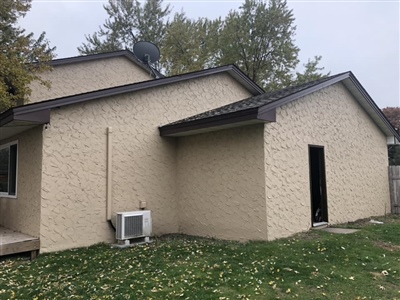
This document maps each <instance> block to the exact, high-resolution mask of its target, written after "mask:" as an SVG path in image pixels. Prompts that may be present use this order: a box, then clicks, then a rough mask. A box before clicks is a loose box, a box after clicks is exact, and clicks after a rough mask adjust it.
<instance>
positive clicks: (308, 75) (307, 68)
mask: <svg viewBox="0 0 400 300" xmlns="http://www.w3.org/2000/svg"><path fill="white" fill-rule="evenodd" d="M321 59H322V56H314V59H313V60H311V59H309V60H308V62H307V63H306V64H304V65H303V66H304V73H300V72H297V73H296V74H297V78H296V84H303V83H306V82H309V81H314V80H318V79H320V78H321V77H324V76H329V75H330V72H329V73H327V74H324V75H322V74H321V73H320V71H323V70H324V68H323V67H318V64H319V63H320V61H321Z"/></svg>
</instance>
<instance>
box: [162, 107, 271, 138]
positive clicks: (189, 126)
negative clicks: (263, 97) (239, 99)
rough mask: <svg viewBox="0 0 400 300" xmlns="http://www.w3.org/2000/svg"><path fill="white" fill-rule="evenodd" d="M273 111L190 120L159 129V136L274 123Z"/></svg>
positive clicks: (255, 108) (255, 110) (253, 111)
mask: <svg viewBox="0 0 400 300" xmlns="http://www.w3.org/2000/svg"><path fill="white" fill-rule="evenodd" d="M275 119H276V117H275V110H271V111H269V112H268V113H266V114H263V115H260V114H259V110H258V108H257V107H254V108H249V109H246V110H240V111H237V112H233V113H229V114H222V115H216V116H211V117H208V118H203V119H198V120H192V121H188V122H182V123H176V124H171V125H165V126H162V127H159V131H160V136H174V135H177V134H180V133H185V132H190V131H197V130H200V129H206V128H211V127H220V126H225V125H228V124H236V123H241V122H248V121H254V122H260V123H261V122H275Z"/></svg>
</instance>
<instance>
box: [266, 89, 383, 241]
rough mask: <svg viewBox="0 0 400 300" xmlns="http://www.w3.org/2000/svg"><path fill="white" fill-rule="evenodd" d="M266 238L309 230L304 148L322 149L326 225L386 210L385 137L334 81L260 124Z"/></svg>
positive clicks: (306, 157)
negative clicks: (262, 145)
mask: <svg viewBox="0 0 400 300" xmlns="http://www.w3.org/2000/svg"><path fill="white" fill-rule="evenodd" d="M264 134H265V136H264V139H265V172H266V177H265V183H266V198H267V215H268V220H267V221H268V238H269V239H274V238H279V237H284V236H288V235H291V234H293V233H295V232H299V231H303V230H307V229H309V228H310V227H311V200H310V184H309V158H308V145H309V144H312V145H321V146H324V147H325V164H326V182H327V196H328V215H329V223H331V224H335V223H340V222H347V221H354V220H357V219H360V218H366V217H369V216H374V215H383V214H384V213H385V212H389V207H390V206H389V203H390V202H389V201H390V200H389V187H388V171H387V165H388V157H387V148H386V137H385V135H384V134H383V133H382V132H381V131H380V130H379V129H378V128H377V126H376V125H375V124H374V123H373V121H372V120H371V119H370V118H369V116H368V115H367V114H366V113H365V111H364V110H363V109H362V108H361V106H360V105H359V104H358V103H357V102H356V101H355V100H354V99H353V98H352V96H351V94H350V93H349V92H348V91H347V89H346V88H345V87H344V86H343V85H342V84H341V83H338V84H336V85H333V86H331V87H328V88H325V89H323V90H321V91H319V92H316V93H313V94H311V95H309V96H306V97H304V98H303V99H300V100H297V101H294V102H292V103H290V104H287V105H284V106H282V107H281V108H279V109H277V122H276V123H269V124H265V130H264Z"/></svg>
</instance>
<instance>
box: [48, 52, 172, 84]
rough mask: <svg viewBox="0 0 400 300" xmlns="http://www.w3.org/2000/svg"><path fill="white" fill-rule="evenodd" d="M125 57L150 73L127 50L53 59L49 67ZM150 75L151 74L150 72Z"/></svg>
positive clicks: (148, 69) (158, 73) (159, 74)
mask: <svg viewBox="0 0 400 300" xmlns="http://www.w3.org/2000/svg"><path fill="white" fill-rule="evenodd" d="M121 56H122V57H126V58H127V59H129V60H130V61H132V62H133V63H135V64H136V65H137V66H138V67H140V68H142V69H143V70H145V71H146V72H151V70H150V68H149V67H148V66H146V65H145V64H143V63H142V62H140V61H139V60H138V59H137V58H136V56H135V55H134V54H133V53H132V52H131V51H129V50H119V51H113V52H104V53H96V54H88V55H81V56H74V57H67V58H60V59H54V60H52V61H50V63H49V64H50V66H53V67H57V66H63V65H68V64H74V63H81V62H89V61H94V60H99V59H105V58H114V57H121ZM151 74H153V73H152V72H151ZM156 75H157V76H159V77H161V78H163V77H165V76H164V75H163V74H161V73H160V72H158V71H157V72H156Z"/></svg>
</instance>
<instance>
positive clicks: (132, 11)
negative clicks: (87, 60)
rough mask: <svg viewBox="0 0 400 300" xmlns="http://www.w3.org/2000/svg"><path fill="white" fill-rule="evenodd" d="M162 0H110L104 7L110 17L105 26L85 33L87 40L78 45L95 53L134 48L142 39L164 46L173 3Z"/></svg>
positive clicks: (79, 48)
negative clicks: (90, 32) (168, 3)
mask: <svg viewBox="0 0 400 300" xmlns="http://www.w3.org/2000/svg"><path fill="white" fill-rule="evenodd" d="M162 2H163V1H162V0H148V1H146V2H144V3H143V4H142V3H141V2H139V1H137V0H119V1H115V0H109V1H108V5H104V6H103V7H104V9H105V10H106V12H107V14H108V19H107V20H106V21H105V23H104V25H103V27H100V28H99V30H98V31H97V32H95V33H94V34H92V35H90V34H89V35H87V36H85V38H86V41H87V43H83V45H81V46H80V47H78V51H79V53H80V54H93V53H100V52H108V51H115V50H122V49H130V50H132V49H133V45H134V44H135V43H136V42H138V41H148V42H152V43H154V44H156V45H157V46H159V47H162V44H163V40H164V36H165V32H166V29H167V22H166V20H165V18H166V17H167V16H168V15H169V13H170V6H169V5H167V6H166V8H164V9H163V8H162Z"/></svg>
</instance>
